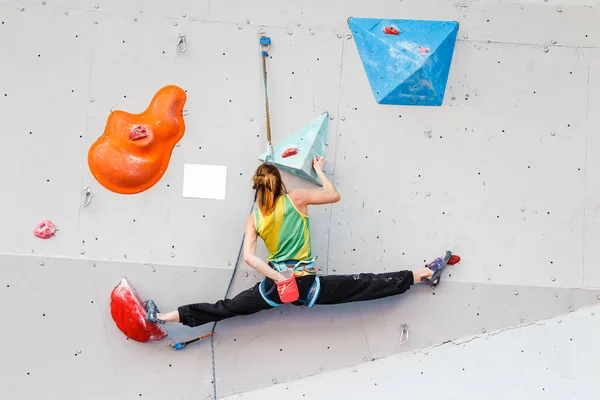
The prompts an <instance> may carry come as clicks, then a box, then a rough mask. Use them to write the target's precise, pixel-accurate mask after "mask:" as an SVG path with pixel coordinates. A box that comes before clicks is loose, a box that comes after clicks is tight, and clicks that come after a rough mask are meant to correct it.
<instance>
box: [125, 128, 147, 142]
mask: <svg viewBox="0 0 600 400" xmlns="http://www.w3.org/2000/svg"><path fill="white" fill-rule="evenodd" d="M145 137H148V132H147V131H146V127H145V126H142V125H138V126H135V127H134V128H133V129H132V130H131V132H129V140H139V139H143V138H145Z"/></svg>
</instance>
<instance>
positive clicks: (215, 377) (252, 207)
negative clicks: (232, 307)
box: [210, 191, 258, 400]
mask: <svg viewBox="0 0 600 400" xmlns="http://www.w3.org/2000/svg"><path fill="white" fill-rule="evenodd" d="M257 195H258V191H256V192H255V193H254V199H253V200H252V206H251V207H250V215H252V212H253V211H254V203H256V196H257ZM245 238H246V232H245V231H244V234H243V235H242V243H241V244H240V249H239V250H238V255H237V259H236V260H235V265H234V266H233V271H232V272H231V278H229V285H227V290H226V291H225V297H224V298H227V296H228V295H229V290H230V289H231V285H232V284H233V278H234V277H235V273H236V271H237V268H238V265H239V263H240V259H241V258H242V251H243V249H244V239H245ZM218 323H219V321H215V322H214V324H213V326H212V330H211V333H215V329H216V328H217V324H218ZM210 348H211V352H212V370H213V391H214V399H215V400H217V367H216V364H215V336H214V335H211V337H210Z"/></svg>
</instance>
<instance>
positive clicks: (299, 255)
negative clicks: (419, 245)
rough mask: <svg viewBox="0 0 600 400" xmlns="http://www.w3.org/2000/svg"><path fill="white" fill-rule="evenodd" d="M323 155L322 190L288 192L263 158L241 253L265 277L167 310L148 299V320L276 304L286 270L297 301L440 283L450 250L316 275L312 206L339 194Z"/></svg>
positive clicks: (203, 317)
mask: <svg viewBox="0 0 600 400" xmlns="http://www.w3.org/2000/svg"><path fill="white" fill-rule="evenodd" d="M325 161H326V160H325V158H323V157H315V158H314V160H313V164H314V169H315V171H316V173H317V175H318V177H319V179H320V180H321V182H322V184H323V189H322V190H303V189H301V190H298V189H297V190H291V191H289V192H288V191H287V189H286V187H285V185H284V183H283V181H282V179H281V175H280V173H279V170H278V169H277V167H275V166H274V165H273V164H267V163H265V164H262V165H260V166H259V167H258V168H257V170H256V173H255V174H254V177H253V182H254V186H253V189H254V190H256V194H257V203H258V208H256V209H255V210H254V212H253V213H252V214H251V215H250V216H249V217H248V219H247V221H246V236H245V239H244V245H243V255H244V261H245V262H246V263H247V264H248V265H250V266H251V267H252V268H254V269H255V270H256V271H258V272H260V273H261V274H263V275H264V276H265V277H266V278H265V279H264V280H263V281H262V282H260V283H257V284H256V285H255V286H254V287H252V288H250V289H247V290H245V291H243V292H241V293H240V294H238V295H237V296H235V297H233V298H232V299H224V300H219V301H217V302H216V303H197V304H189V305H184V306H181V307H179V308H178V309H177V310H175V311H171V312H168V313H161V312H160V311H159V310H158V308H157V307H156V304H155V303H154V301H152V300H148V301H146V303H145V308H146V320H148V321H150V322H153V323H165V322H180V323H182V324H184V325H187V326H191V327H193V326H199V325H203V324H206V323H208V322H214V321H220V320H223V319H226V318H231V317H235V316H237V315H248V314H253V313H256V312H259V311H261V310H265V309H270V308H273V307H277V306H279V305H280V304H282V298H283V300H286V299H285V297H286V296H287V295H283V292H282V290H281V288H282V287H283V288H285V285H281V283H282V282H289V281H290V279H289V277H286V276H285V273H286V272H292V271H293V275H294V277H295V281H296V284H297V289H298V290H297V291H298V294H297V295H296V297H295V299H296V300H295V301H292V304H294V305H296V306H301V305H306V306H308V307H312V306H313V305H315V304H341V303H348V302H354V301H364V300H373V299H379V298H382V297H388V296H394V295H397V294H400V293H404V292H405V291H407V290H408V289H409V288H410V287H411V286H412V285H413V284H417V283H421V282H426V283H428V284H429V285H431V286H436V285H437V284H438V283H439V281H440V276H441V273H442V271H443V270H444V268H445V267H446V265H447V264H450V265H452V264H454V263H456V262H458V260H459V258H458V257H457V256H452V255H451V253H450V252H449V251H447V252H446V253H445V254H444V255H443V256H442V257H439V258H437V259H435V260H434V261H433V262H431V263H430V264H429V265H427V266H426V267H425V268H421V269H418V270H415V271H397V272H387V273H380V274H373V273H362V274H355V275H326V276H318V275H317V270H316V268H315V267H314V261H315V257H313V255H312V251H311V242H310V225H309V218H308V206H309V205H318V204H330V203H336V202H338V201H339V200H340V198H341V197H340V195H339V193H338V191H337V190H336V188H335V186H334V185H333V184H332V183H331V182H330V181H329V180H328V179H327V177H326V176H325V174H324V173H323V167H324V166H325ZM258 237H260V238H261V239H262V240H263V241H264V243H265V245H266V247H267V250H268V252H269V257H268V260H267V261H268V263H267V262H265V261H263V260H262V259H261V258H259V257H257V256H256V255H255V251H256V243H257V239H258ZM292 279H293V278H292ZM278 282H279V283H280V285H278V284H277V283H278ZM280 293H281V294H282V295H281V296H280Z"/></svg>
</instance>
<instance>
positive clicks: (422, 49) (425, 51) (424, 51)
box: [419, 47, 429, 53]
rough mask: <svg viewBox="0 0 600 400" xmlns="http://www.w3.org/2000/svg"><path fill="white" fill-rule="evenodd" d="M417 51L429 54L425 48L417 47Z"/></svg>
mask: <svg viewBox="0 0 600 400" xmlns="http://www.w3.org/2000/svg"><path fill="white" fill-rule="evenodd" d="M419 51H420V52H421V53H429V49H428V48H427V47H419Z"/></svg>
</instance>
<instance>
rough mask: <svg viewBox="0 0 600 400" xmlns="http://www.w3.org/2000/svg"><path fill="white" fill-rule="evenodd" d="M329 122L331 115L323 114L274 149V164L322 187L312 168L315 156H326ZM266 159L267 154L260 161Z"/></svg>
mask: <svg viewBox="0 0 600 400" xmlns="http://www.w3.org/2000/svg"><path fill="white" fill-rule="evenodd" d="M328 120H329V113H327V112H326V113H323V114H321V115H320V116H319V117H317V118H315V119H314V120H313V121H311V122H310V123H309V124H308V125H305V126H304V127H303V128H302V129H300V130H299V131H297V132H296V133H294V134H293V135H291V136H289V137H287V138H286V139H284V140H283V141H282V142H281V143H279V144H278V145H276V146H275V147H274V148H273V160H272V161H273V163H274V164H275V165H276V166H277V167H278V168H280V169H282V170H284V171H287V172H290V173H292V174H294V175H296V176H299V177H300V178H303V179H306V180H308V181H310V182H313V183H315V184H317V185H319V186H322V184H321V181H320V180H319V177H318V176H317V174H316V173H315V170H314V169H313V167H312V159H313V156H325V142H326V140H327V122H328ZM266 157H267V153H266V152H265V153H263V154H262V155H261V156H260V157H259V160H261V161H265V158H266Z"/></svg>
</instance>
